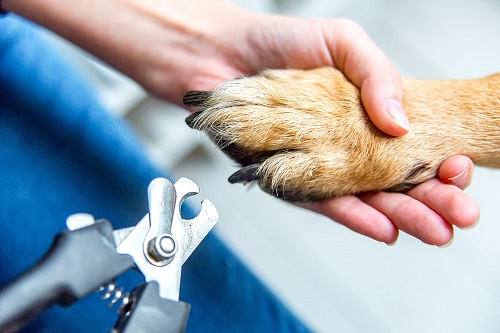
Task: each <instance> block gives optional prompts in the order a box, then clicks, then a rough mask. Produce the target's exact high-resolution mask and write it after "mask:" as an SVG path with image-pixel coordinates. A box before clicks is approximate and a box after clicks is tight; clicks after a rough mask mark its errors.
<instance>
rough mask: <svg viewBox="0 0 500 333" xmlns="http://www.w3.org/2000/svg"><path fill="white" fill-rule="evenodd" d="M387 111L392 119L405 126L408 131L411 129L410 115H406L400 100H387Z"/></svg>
mask: <svg viewBox="0 0 500 333" xmlns="http://www.w3.org/2000/svg"><path fill="white" fill-rule="evenodd" d="M386 106H387V109H386V110H387V113H388V114H389V116H391V118H392V121H393V122H394V123H395V124H396V125H398V126H400V127H402V128H404V129H405V130H406V131H408V132H409V131H410V121H409V120H408V117H406V114H405V112H404V110H403V105H402V104H401V102H400V101H398V100H396V99H394V98H389V99H388V100H387V105H386Z"/></svg>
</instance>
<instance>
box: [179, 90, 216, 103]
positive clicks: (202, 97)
mask: <svg viewBox="0 0 500 333" xmlns="http://www.w3.org/2000/svg"><path fill="white" fill-rule="evenodd" d="M211 95H212V92H211V91H188V92H187V93H186V94H185V95H184V98H183V99H182V102H183V103H184V105H186V106H202V105H203V104H204V103H205V102H206V101H207V100H208V98H210V96H211Z"/></svg>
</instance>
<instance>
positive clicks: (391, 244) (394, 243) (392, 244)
mask: <svg viewBox="0 0 500 333" xmlns="http://www.w3.org/2000/svg"><path fill="white" fill-rule="evenodd" d="M397 242H398V240H397V239H396V240H395V241H394V242H392V243H386V244H387V246H394V245H396V243H397Z"/></svg>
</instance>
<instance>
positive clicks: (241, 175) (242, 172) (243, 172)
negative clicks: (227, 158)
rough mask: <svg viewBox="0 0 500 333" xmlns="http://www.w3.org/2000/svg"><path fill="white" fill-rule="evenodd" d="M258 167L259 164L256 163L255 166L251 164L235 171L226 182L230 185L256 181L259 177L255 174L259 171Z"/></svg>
mask: <svg viewBox="0 0 500 333" xmlns="http://www.w3.org/2000/svg"><path fill="white" fill-rule="evenodd" d="M259 167H260V163H256V164H251V165H249V166H246V167H243V168H241V169H239V170H238V171H236V172H235V173H233V174H232V175H231V176H230V177H229V179H228V181H229V182H230V183H231V184H236V183H243V184H245V183H249V182H253V181H255V180H258V179H259V176H258V174H257V170H258V169H259Z"/></svg>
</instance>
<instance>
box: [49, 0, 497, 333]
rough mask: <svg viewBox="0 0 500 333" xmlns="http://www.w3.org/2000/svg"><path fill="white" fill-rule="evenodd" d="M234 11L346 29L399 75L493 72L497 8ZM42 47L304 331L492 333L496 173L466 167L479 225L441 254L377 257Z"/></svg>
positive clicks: (100, 78)
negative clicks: (201, 205) (212, 211)
mask: <svg viewBox="0 0 500 333" xmlns="http://www.w3.org/2000/svg"><path fill="white" fill-rule="evenodd" d="M237 2H239V3H240V5H242V6H245V7H249V8H251V9H254V10H258V11H266V12H275V13H282V14H289V15H295V16H309V17H344V18H350V19H353V20H355V21H356V22H358V23H359V24H361V25H362V26H363V27H364V28H365V29H366V30H367V31H368V33H369V34H370V36H371V37H372V38H373V39H374V40H375V42H376V43H377V44H378V45H379V46H380V47H381V48H382V49H383V50H384V51H385V52H386V54H387V55H388V56H389V57H390V59H391V60H392V61H393V62H394V63H395V64H396V66H397V67H398V68H399V70H400V71H401V73H402V74H403V75H404V76H412V77H422V78H442V79H446V78H472V77H479V76H485V75H487V74H490V73H493V72H500V0H468V1H465V0H441V1H434V0H432V1H431V0H421V1H409V0H371V1H361V0H239V1H237ZM48 38H50V39H52V40H53V41H54V43H57V44H58V45H60V46H61V48H62V49H63V50H64V51H65V52H67V53H68V54H69V55H70V56H72V57H73V58H74V59H75V62H77V63H78V64H79V66H81V68H82V70H83V71H84V72H85V73H86V75H87V76H88V77H89V79H90V80H92V81H93V83H94V86H95V87H96V89H97V91H98V94H99V96H100V98H101V99H102V102H103V103H104V104H105V105H106V106H107V107H108V109H109V110H110V112H112V113H114V114H115V115H116V116H118V117H124V118H125V119H127V120H128V121H129V123H130V124H131V126H132V127H134V128H135V129H136V131H137V132H138V133H139V135H140V137H141V138H142V140H143V141H144V144H145V147H146V149H147V151H148V153H149V155H150V157H151V159H152V160H153V161H154V162H155V163H156V164H157V165H158V166H159V167H160V168H162V169H165V170H167V171H168V172H170V173H171V174H172V175H173V176H174V177H176V178H177V177H182V176H185V177H189V178H191V179H193V180H194V181H195V182H196V183H197V184H198V185H200V188H201V194H200V195H199V196H197V197H204V198H209V199H210V200H211V201H212V202H213V203H214V204H215V206H216V207H217V208H218V210H219V214H220V221H219V223H218V224H217V226H216V228H215V232H216V233H217V234H218V235H219V236H220V237H221V238H222V239H224V241H225V242H226V243H227V244H228V246H229V247H230V248H231V249H232V250H233V251H234V252H235V253H236V254H237V255H238V256H239V257H240V258H241V259H242V260H243V261H244V262H245V263H246V264H247V265H248V267H249V268H250V269H251V270H252V271H253V272H254V273H255V274H256V275H257V276H258V277H259V278H260V279H261V280H262V281H263V282H264V283H265V284H266V285H267V286H268V287H269V288H270V289H271V290H273V291H274V292H275V294H276V295H277V296H278V297H279V298H280V299H281V300H282V301H283V302H284V303H285V304H286V305H288V307H289V308H290V309H291V310H292V311H293V312H294V313H295V314H296V315H297V316H298V317H300V318H301V319H302V320H303V321H304V322H305V323H306V324H307V325H309V327H311V328H312V329H313V330H314V331H317V332H455V333H458V332H499V331H500V260H499V258H500V241H499V235H500V173H499V172H498V171H493V170H487V169H482V168H477V170H476V173H475V181H474V183H473V185H472V186H471V187H470V188H469V189H468V190H467V191H468V193H469V194H470V195H471V196H473V197H474V198H476V199H477V200H478V201H479V203H480V205H481V221H480V223H479V224H478V225H477V226H476V227H475V228H474V229H472V230H466V231H462V230H456V234H455V241H454V243H453V244H452V245H451V247H449V248H447V249H441V248H437V247H430V246H427V245H424V244H423V243H421V242H420V241H418V240H416V239H413V238H411V237H409V236H407V235H404V234H401V236H400V238H399V241H398V243H397V244H396V245H395V246H393V247H389V246H387V245H385V244H379V243H377V242H375V241H372V240H370V239H367V238H365V237H363V236H360V235H357V234H355V233H353V232H351V231H349V230H347V229H346V228H344V227H342V226H340V225H338V224H337V223H335V222H332V221H330V220H328V219H326V218H324V217H321V216H319V215H316V214H313V213H309V212H306V211H304V210H301V209H298V208H296V207H293V206H291V205H288V204H286V203H284V202H281V201H279V200H277V199H274V198H272V197H270V196H268V195H266V194H264V193H262V192H260V190H259V189H258V188H257V187H244V186H242V185H230V184H229V183H228V182H227V177H228V176H229V175H231V174H232V173H233V172H234V171H236V170H237V167H236V165H235V164H234V163H233V162H231V161H230V160H228V159H227V158H226V157H225V156H223V155H222V154H221V153H219V152H218V151H217V150H216V149H215V148H214V147H213V146H212V144H211V143H210V142H209V141H208V139H207V138H205V137H204V136H203V135H202V134H200V133H198V132H195V131H193V130H190V129H189V128H188V127H187V126H185V124H184V118H185V117H186V115H187V113H186V111H185V110H183V109H180V108H178V107H175V106H172V105H169V104H167V103H164V102H161V101H159V100H157V99H156V98H153V97H151V96H148V95H147V94H146V93H145V92H144V91H143V90H142V89H141V88H140V87H138V86H137V85H136V84H135V83H134V82H132V81H130V80H128V79H127V78H125V77H123V76H122V75H120V74H118V73H116V72H114V71H113V70H111V69H109V68H107V67H106V66H104V65H102V64H101V63H99V62H98V61H96V60H95V59H93V58H92V57H89V56H88V55H85V54H83V53H81V52H80V51H78V50H76V49H74V48H72V47H71V46H68V45H67V44H66V43H65V42H63V41H60V40H58V39H56V38H54V37H53V36H50V35H49V36H48ZM499 93H500V92H499ZM499 130H500V129H499ZM195 204H196V203H195Z"/></svg>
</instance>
